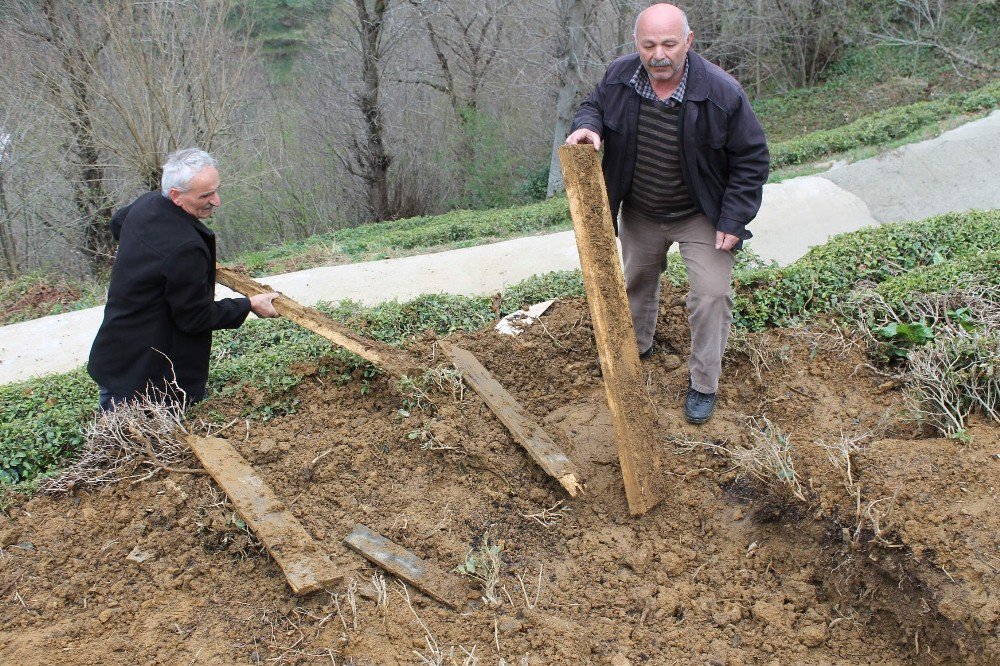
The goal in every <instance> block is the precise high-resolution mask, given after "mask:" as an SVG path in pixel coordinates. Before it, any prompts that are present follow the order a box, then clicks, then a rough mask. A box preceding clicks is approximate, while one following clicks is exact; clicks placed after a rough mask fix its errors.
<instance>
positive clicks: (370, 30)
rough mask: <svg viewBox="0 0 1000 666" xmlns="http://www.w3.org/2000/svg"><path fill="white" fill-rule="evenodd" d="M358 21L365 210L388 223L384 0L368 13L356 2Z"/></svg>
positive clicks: (378, 2) (377, 0)
mask: <svg viewBox="0 0 1000 666" xmlns="http://www.w3.org/2000/svg"><path fill="white" fill-rule="evenodd" d="M355 6H356V7H357V10H358V19H359V20H360V21H361V79H362V83H363V85H364V88H363V91H362V93H361V97H360V99H359V101H358V105H359V107H360V109H361V114H362V115H363V116H364V119H365V138H366V139H367V142H368V145H367V146H362V152H363V155H361V156H359V157H360V158H361V160H362V161H363V162H364V163H365V166H366V167H367V168H366V176H365V180H366V181H367V186H368V208H369V210H370V211H371V215H372V217H373V218H374V219H375V221H381V220H385V219H388V218H389V217H390V216H391V211H390V210H389V165H390V164H391V163H392V158H391V157H390V156H389V154H388V152H387V151H386V149H385V123H384V121H383V119H382V107H381V105H380V103H379V92H380V85H381V81H380V74H379V60H380V51H379V41H380V38H381V35H382V29H383V28H384V27H385V12H386V0H375V4H374V6H373V8H372V11H371V12H369V11H368V7H367V6H366V2H365V0H355Z"/></svg>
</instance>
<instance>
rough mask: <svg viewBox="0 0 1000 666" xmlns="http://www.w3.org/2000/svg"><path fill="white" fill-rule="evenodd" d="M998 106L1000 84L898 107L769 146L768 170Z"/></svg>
mask: <svg viewBox="0 0 1000 666" xmlns="http://www.w3.org/2000/svg"><path fill="white" fill-rule="evenodd" d="M997 107H1000V81H994V82H993V83H990V84H988V85H986V86H984V87H982V88H979V89H978V90H974V91H972V92H970V93H959V94H955V95H952V96H950V97H948V98H946V99H942V100H936V101H932V102H917V103H916V104H910V105H907V106H898V107H895V108H892V109H887V110H885V111H880V112H878V113H873V114H872V115H870V116H867V117H865V118H861V119H859V120H856V121H854V122H853V123H850V124H847V125H844V126H843V127H837V128H835V129H829V130H820V131H818V132H812V133H810V134H806V135H805V136H801V137H797V138H795V139H789V140H788V141H783V142H781V143H778V144H775V145H773V146H771V168H772V169H780V168H781V167H786V166H793V165H796V164H803V163H805V162H811V161H814V160H818V159H821V158H823V157H826V156H828V155H832V154H835V153H841V152H844V151H847V150H851V149H854V148H860V147H863V146H878V145H881V144H884V143H889V142H890V141H894V140H896V139H901V138H903V137H905V136H908V135H910V134H913V133H914V132H916V131H917V130H920V129H923V128H924V127H928V126H930V125H933V124H934V123H936V122H938V121H939V120H943V119H945V118H949V117H952V116H956V115H960V114H963V113H974V112H977V111H983V110H987V109H994V108H997Z"/></svg>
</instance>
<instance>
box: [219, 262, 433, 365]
mask: <svg viewBox="0 0 1000 666" xmlns="http://www.w3.org/2000/svg"><path fill="white" fill-rule="evenodd" d="M215 281H216V282H218V283H219V284H221V285H225V286H226V287H229V288H230V289H232V290H233V291H237V292H239V293H241V294H243V295H244V296H247V297H249V296H254V295H256V294H266V293H269V292H272V291H274V289H272V288H271V287H269V286H268V285H265V284H261V283H260V282H257V281H256V280H254V279H252V278H249V277H247V276H245V275H242V274H241V273H238V272H236V271H234V270H232V269H230V268H225V267H223V266H216V269H215ZM274 309H275V310H277V311H278V313H279V314H281V315H282V316H284V317H287V318H288V319H291V320H292V321H294V322H295V323H296V324H298V325H299V326H302V327H303V328H307V329H309V330H310V331H312V332H313V333H316V334H317V335H320V336H322V337H324V338H326V339H327V340H329V341H330V342H332V343H334V344H335V345H337V346H339V347H343V348H344V349H346V350H348V351H350V352H353V353H355V354H357V355H358V356H360V357H361V358H363V359H365V360H367V361H370V362H371V363H372V364H373V365H375V366H378V367H379V368H382V369H383V370H385V371H386V372H388V373H389V374H390V375H392V376H394V377H403V376H404V375H408V376H410V377H418V376H420V375H421V374H422V372H423V370H422V369H421V368H420V367H419V366H417V364H416V363H414V362H413V361H412V359H410V358H409V357H408V356H407V355H406V354H404V353H403V352H401V351H399V350H398V349H396V348H395V347H392V346H390V345H387V344H385V343H384V342H379V341H378V340H369V339H368V338H364V337H362V336H360V335H358V334H357V333H355V332H354V331H352V330H350V329H349V328H347V327H346V326H344V325H343V324H340V323H338V322H335V321H334V320H332V319H330V318H329V317H327V316H326V315H324V314H323V313H322V312H320V311H319V310H317V309H315V308H310V307H306V306H305V305H302V304H301V303H297V302H296V301H293V300H292V299H290V298H288V297H287V296H278V297H277V298H276V299H274Z"/></svg>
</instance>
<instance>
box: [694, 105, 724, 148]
mask: <svg viewBox="0 0 1000 666" xmlns="http://www.w3.org/2000/svg"><path fill="white" fill-rule="evenodd" d="M699 120H700V121H702V122H701V123H699V125H700V128H699V129H700V131H699V137H698V138H699V141H698V142H699V143H700V144H701V145H702V146H708V147H709V148H711V149H713V150H722V149H723V148H725V146H726V140H727V139H728V138H729V130H728V127H729V114H728V113H727V112H726V110H725V109H723V108H722V107H720V106H717V105H716V104H714V103H713V102H712V101H711V100H709V101H708V103H707V104H706V105H705V107H704V109H702V112H701V115H700V117H699Z"/></svg>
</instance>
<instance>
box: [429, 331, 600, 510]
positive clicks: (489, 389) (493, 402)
mask: <svg viewBox="0 0 1000 666" xmlns="http://www.w3.org/2000/svg"><path fill="white" fill-rule="evenodd" d="M440 345H441V350H442V351H443V352H444V353H445V355H446V356H447V357H448V358H449V359H451V362H452V363H454V364H455V367H456V368H458V369H459V370H461V371H462V378H463V379H464V380H465V382H466V383H467V384H468V385H469V386H470V387H471V388H472V390H473V391H475V392H476V393H478V394H479V395H480V397H482V399H483V401H484V402H486V405H487V407H489V408H490V410H492V411H493V413H494V414H496V416H497V418H498V419H500V421H501V423H503V424H504V425H505V426H506V427H507V430H509V431H510V434H511V435H513V436H514V439H515V440H516V441H517V443H518V444H520V445H521V446H523V447H524V449H525V450H526V451H527V452H528V455H530V456H531V458H532V460H534V461H535V462H536V463H538V465H539V467H541V468H542V469H543V470H545V473H546V474H548V475H549V476H551V477H552V478H554V479H555V480H557V481H558V482H559V484H560V485H561V486H562V487H563V488H565V489H566V492H568V493H569V494H570V496H571V497H576V496H577V495H578V494H579V493H580V492H581V491H582V490H583V486H581V485H580V481H579V479H580V475H579V474H578V473H577V471H576V469H575V468H574V467H573V463H572V462H571V461H570V459H569V458H568V457H567V456H566V454H565V453H563V452H562V451H561V450H560V449H559V447H558V446H556V443H555V442H553V441H552V438H551V437H549V436H548V434H547V433H546V432H545V431H544V430H542V428H541V426H539V425H538V424H537V423H536V422H535V421H533V420H532V419H530V418H528V417H527V416H526V415H525V413H524V409H523V408H522V407H521V405H520V404H519V403H518V402H517V400H515V399H514V396H512V395H511V394H510V393H508V392H507V390H506V389H505V388H504V387H503V386H501V385H500V382H498V381H497V380H496V379H494V377H493V375H491V374H490V371H489V370H487V369H486V368H484V367H483V365H482V364H481V363H480V362H479V360H478V359H477V358H476V357H475V356H473V355H472V353H471V352H469V351H467V350H465V349H462V348H461V347H458V346H456V345H453V344H450V343H448V342H446V341H441V343H440Z"/></svg>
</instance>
